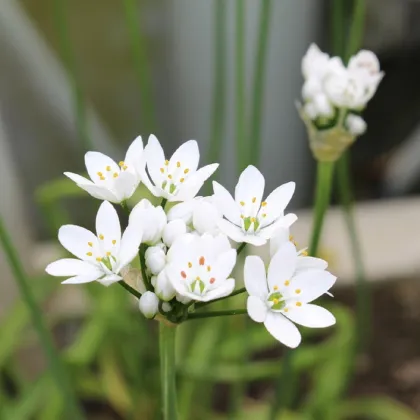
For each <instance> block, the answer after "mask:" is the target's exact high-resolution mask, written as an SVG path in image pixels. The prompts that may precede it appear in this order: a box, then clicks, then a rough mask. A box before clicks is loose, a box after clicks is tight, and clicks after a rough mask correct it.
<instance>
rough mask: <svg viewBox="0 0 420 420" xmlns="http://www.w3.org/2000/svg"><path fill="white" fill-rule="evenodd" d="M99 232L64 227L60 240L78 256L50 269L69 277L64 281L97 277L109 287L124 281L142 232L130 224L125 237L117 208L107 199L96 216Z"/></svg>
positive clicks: (68, 282) (88, 280) (87, 279)
mask: <svg viewBox="0 0 420 420" xmlns="http://www.w3.org/2000/svg"><path fill="white" fill-rule="evenodd" d="M96 232H97V233H96V235H95V234H93V233H92V232H91V231H89V230H87V229H85V228H83V227H80V226H75V225H65V226H62V227H61V228H60V230H59V232H58V240H59V241H60V242H61V245H63V247H64V248H66V249H67V251H69V252H71V253H72V254H73V255H74V256H75V257H77V258H64V259H61V260H58V261H55V262H53V263H51V264H49V265H48V266H47V268H46V272H47V273H48V274H51V275H52V276H58V277H68V276H70V278H68V279H67V280H65V281H63V284H70V283H71V284H77V283H88V282H91V281H94V280H97V281H98V282H99V283H102V284H103V285H105V286H108V285H110V284H112V283H115V282H117V281H120V280H122V278H123V277H122V275H121V274H120V272H121V270H122V269H123V268H124V267H125V266H126V265H127V264H129V263H130V262H131V261H132V260H133V259H134V257H135V256H136V255H137V252H138V249H139V246H140V242H141V238H142V232H141V230H140V229H139V227H138V226H137V225H136V224H130V225H129V226H128V227H127V229H126V230H125V232H124V234H123V235H122V236H121V227H120V221H119V219H118V214H117V212H116V211H115V209H114V207H113V206H112V205H111V204H110V203H109V202H107V201H104V202H103V203H102V204H101V206H100V207H99V210H98V213H97V216H96Z"/></svg>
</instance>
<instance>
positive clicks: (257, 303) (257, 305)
mask: <svg viewBox="0 0 420 420" xmlns="http://www.w3.org/2000/svg"><path fill="white" fill-rule="evenodd" d="M246 309H247V311H248V315H249V317H250V318H251V319H252V320H253V321H255V322H264V321H265V319H266V318H267V313H268V308H267V305H266V304H265V302H263V301H262V300H261V299H260V298H258V297H256V296H248V299H247V301H246Z"/></svg>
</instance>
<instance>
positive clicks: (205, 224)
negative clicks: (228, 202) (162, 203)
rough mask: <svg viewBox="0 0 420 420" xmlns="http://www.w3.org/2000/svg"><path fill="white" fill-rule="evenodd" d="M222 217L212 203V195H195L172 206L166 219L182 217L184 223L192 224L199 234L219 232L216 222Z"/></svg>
mask: <svg viewBox="0 0 420 420" xmlns="http://www.w3.org/2000/svg"><path fill="white" fill-rule="evenodd" d="M222 217H223V215H222V214H221V212H220V211H219V209H218V208H217V207H216V206H215V204H214V196H210V197H195V198H193V199H192V200H189V201H185V202H184V203H179V204H177V205H175V206H173V207H172V208H171V209H170V210H169V212H168V220H176V219H182V220H183V221H184V222H185V224H186V225H192V227H193V228H194V229H195V230H196V231H197V232H198V233H199V234H200V235H203V234H204V233H210V234H212V235H217V234H218V233H220V229H219V227H218V222H219V220H220V219H221V218H222Z"/></svg>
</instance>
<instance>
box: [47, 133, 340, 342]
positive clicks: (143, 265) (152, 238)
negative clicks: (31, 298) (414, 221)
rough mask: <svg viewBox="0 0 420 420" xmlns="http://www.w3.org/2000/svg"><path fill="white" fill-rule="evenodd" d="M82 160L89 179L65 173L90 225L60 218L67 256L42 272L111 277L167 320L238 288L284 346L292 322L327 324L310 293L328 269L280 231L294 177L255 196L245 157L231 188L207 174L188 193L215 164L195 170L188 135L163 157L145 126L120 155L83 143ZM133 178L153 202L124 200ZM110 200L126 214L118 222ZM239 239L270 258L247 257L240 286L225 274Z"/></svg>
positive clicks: (315, 293)
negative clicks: (85, 205) (81, 196)
mask: <svg viewBox="0 0 420 420" xmlns="http://www.w3.org/2000/svg"><path fill="white" fill-rule="evenodd" d="M85 163H86V169H87V172H88V174H89V177H90V179H87V178H84V177H82V176H80V175H76V174H73V173H66V174H65V175H66V176H68V177H69V178H70V179H72V180H73V181H74V182H76V183H77V185H78V186H79V187H81V188H83V189H84V190H86V191H87V192H88V193H89V194H90V195H91V196H93V197H95V198H97V199H100V200H102V201H103V202H102V204H101V205H100V207H99V210H98V213H97V216H96V233H93V232H91V231H89V230H87V229H85V228H83V227H79V226H74V225H65V226H62V227H61V228H60V230H59V233H58V239H59V241H60V242H61V244H62V245H63V247H64V248H65V249H67V251H69V252H70V253H71V254H73V256H74V257H75V258H64V259H61V260H58V261H55V262H53V263H51V264H50V265H48V267H47V268H46V271H47V272H48V273H49V274H51V275H53V276H62V277H67V279H66V280H64V281H63V283H66V284H80V283H87V282H92V281H97V282H99V283H101V284H103V285H105V286H109V285H111V284H113V283H117V282H119V283H121V284H122V285H124V286H125V287H126V288H129V289H130V288H131V290H133V291H134V292H135V294H137V296H139V308H140V311H141V312H142V313H143V314H144V316H145V317H147V318H150V319H152V318H156V319H158V320H160V321H163V322H170V323H174V324H177V323H180V322H182V321H184V320H186V319H188V318H189V317H190V316H191V315H192V314H194V312H195V311H198V310H200V308H201V307H202V306H203V305H204V304H207V303H209V302H211V301H215V300H220V299H223V298H227V297H229V296H231V295H235V294H239V293H240V292H245V291H246V292H247V293H248V295H249V296H248V299H247V312H248V314H249V316H250V317H251V318H252V319H253V320H254V321H256V322H259V323H264V325H265V327H266V328H267V330H268V331H269V332H270V333H271V334H272V335H273V336H274V337H275V338H276V339H277V340H279V341H281V342H282V343H284V344H285V345H287V346H290V347H296V346H297V345H298V344H299V343H300V340H301V336H300V333H299V331H298V329H297V327H296V326H295V324H300V325H303V326H306V327H313V328H323V327H328V326H330V325H332V324H334V322H335V319H334V316H333V315H332V314H331V313H330V312H329V311H327V310H326V309H324V308H322V307H320V306H317V305H313V304H312V303H310V302H312V301H313V300H315V299H317V298H318V297H320V296H322V295H324V294H329V293H328V290H329V289H330V288H331V287H332V286H333V284H334V282H335V280H336V278H335V277H334V276H333V275H332V274H330V273H329V272H328V271H327V270H326V269H327V263H326V262H325V261H323V260H322V259H319V258H314V257H310V256H308V255H307V253H306V251H305V250H298V249H297V248H296V245H295V243H294V242H293V241H292V240H291V238H290V237H289V228H290V226H291V225H292V224H293V223H294V222H295V221H296V219H297V217H296V216H295V215H294V214H285V209H286V207H287V205H288V204H289V202H290V200H291V198H292V196H293V193H294V190H295V184H294V183H293V182H289V183H286V184H283V185H281V186H279V187H278V188H276V189H275V190H274V191H273V192H271V193H270V194H269V195H268V196H266V197H264V187H265V180H264V177H263V175H262V174H261V172H260V171H259V170H258V169H257V168H255V167H254V166H248V167H247V168H246V169H245V170H244V171H243V172H242V174H241V175H240V177H239V180H238V183H237V185H236V188H235V193H234V195H233V196H232V195H231V194H230V193H229V192H228V191H227V190H226V189H225V188H224V187H223V186H222V185H220V184H219V183H217V182H213V195H211V196H208V197H197V194H198V192H199V190H200V189H201V187H202V186H203V184H204V183H205V181H206V180H207V179H208V178H209V177H210V176H211V175H212V174H213V173H214V172H215V171H216V169H217V167H218V164H211V165H208V166H204V167H202V168H201V169H198V163H199V150H198V146H197V142H195V141H193V140H191V141H187V142H186V143H184V144H182V145H181V146H180V147H179V148H178V149H177V150H176V151H175V153H174V154H173V155H172V157H171V158H170V159H169V160H166V158H165V154H164V151H163V149H162V147H161V145H160V143H159V141H158V140H157V138H156V137H155V136H153V135H151V136H150V137H149V139H148V143H147V145H146V146H145V147H144V148H143V142H142V139H141V138H140V137H138V138H136V139H135V140H134V142H133V143H132V144H131V146H130V147H129V149H128V151H127V154H126V157H125V160H124V161H122V162H120V163H119V164H117V163H116V162H114V161H113V160H112V159H111V158H109V157H107V156H105V155H103V154H102V153H98V152H88V153H87V154H86V156H85ZM140 183H142V184H143V185H144V186H145V187H147V189H148V190H149V191H150V192H151V193H152V194H153V196H154V197H155V198H156V202H158V203H159V204H158V205H154V204H152V203H151V202H150V201H149V200H147V199H142V200H141V201H139V202H138V204H136V205H135V206H134V207H133V208H131V209H129V206H128V202H127V200H129V199H130V197H132V195H133V194H134V192H135V191H136V190H137V188H138V187H139V184H140ZM111 203H113V204H111ZM115 205H120V206H121V207H122V208H124V209H125V210H126V211H127V212H128V213H129V215H128V224H127V226H126V227H125V229H121V224H120V220H119V217H118V213H117V211H116V209H115ZM235 243H236V244H237V245H234V244H235ZM245 244H251V245H253V246H258V247H259V246H265V247H267V254H268V255H270V256H271V258H270V261H266V262H264V261H263V259H261V258H260V257H258V256H254V255H250V256H248V257H246V259H245V263H244V264H245V266H244V279H243V282H244V285H245V288H244V289H241V288H238V287H236V289H235V284H237V283H239V282H238V281H236V282H235V280H234V279H233V278H232V277H231V275H232V273H233V272H234V268H235V265H237V263H238V264H239V263H241V261H243V260H241V259H240V258H238V254H239V252H240V251H241V250H242V249H243V248H244V246H245ZM249 253H251V254H252V248H250V252H249ZM137 256H139V258H138V257H137ZM266 263H268V264H267V267H268V268H267V269H266ZM139 264H140V268H136V267H139ZM244 312H245V311H244Z"/></svg>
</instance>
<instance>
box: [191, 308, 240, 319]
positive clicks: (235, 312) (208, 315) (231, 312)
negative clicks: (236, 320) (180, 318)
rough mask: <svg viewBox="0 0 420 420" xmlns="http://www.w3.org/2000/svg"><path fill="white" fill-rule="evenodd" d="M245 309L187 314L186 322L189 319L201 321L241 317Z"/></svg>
mask: <svg viewBox="0 0 420 420" xmlns="http://www.w3.org/2000/svg"><path fill="white" fill-rule="evenodd" d="M246 313H247V310H246V309H232V310H228V311H213V312H203V313H198V314H197V313H193V314H189V315H188V318H187V321H188V320H189V319H201V318H214V317H216V316H229V315H243V314H246Z"/></svg>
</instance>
